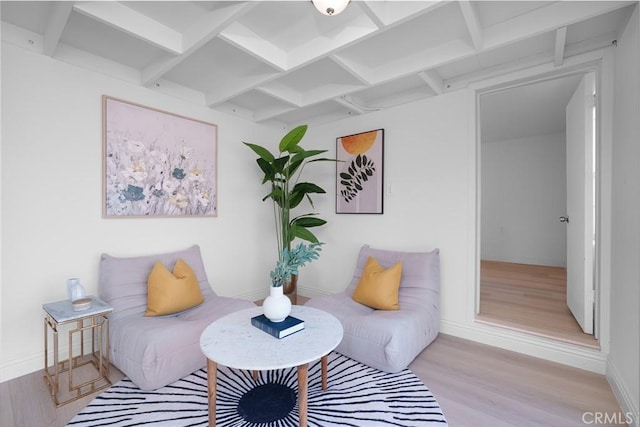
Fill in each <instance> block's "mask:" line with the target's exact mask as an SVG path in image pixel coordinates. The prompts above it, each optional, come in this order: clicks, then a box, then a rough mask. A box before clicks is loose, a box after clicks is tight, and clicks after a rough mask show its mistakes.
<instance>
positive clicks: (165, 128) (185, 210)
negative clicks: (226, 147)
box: [102, 95, 218, 218]
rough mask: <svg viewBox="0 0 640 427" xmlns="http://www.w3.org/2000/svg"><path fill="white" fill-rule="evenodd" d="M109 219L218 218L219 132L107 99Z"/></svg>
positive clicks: (105, 211)
mask: <svg viewBox="0 0 640 427" xmlns="http://www.w3.org/2000/svg"><path fill="white" fill-rule="evenodd" d="M102 158H103V159H102V179H103V183H102V216H103V218H152V217H160V218H171V217H217V214H218V200H217V195H218V191H217V185H218V179H217V174H218V126H217V125H216V124H213V123H209V122H205V121H202V120H197V119H193V118H189V117H186V116H181V115H179V114H175V113H171V112H168V111H163V110H159V109H156V108H153V107H149V106H145V105H142V104H138V103H135V102H131V101H126V100H124V99H120V98H115V97H112V96H109V95H103V96H102Z"/></svg>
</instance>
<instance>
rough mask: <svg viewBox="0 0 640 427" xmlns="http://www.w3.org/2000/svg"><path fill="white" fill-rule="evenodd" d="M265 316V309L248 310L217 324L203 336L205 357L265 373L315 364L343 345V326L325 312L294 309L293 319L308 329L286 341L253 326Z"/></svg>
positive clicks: (236, 313)
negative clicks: (314, 362)
mask: <svg viewBox="0 0 640 427" xmlns="http://www.w3.org/2000/svg"><path fill="white" fill-rule="evenodd" d="M262 313H263V310H262V307H254V308H248V309H245V310H240V311H237V312H235V313H231V314H229V315H227V316H224V317H221V318H220V319H218V320H216V321H215V322H213V323H212V324H210V325H209V326H208V327H207V328H206V329H205V330H204V332H203V333H202V335H201V336H200V348H201V350H202V353H204V355H205V356H206V357H207V358H208V359H210V360H212V361H214V362H216V363H219V364H221V365H224V366H227V367H229V368H234V369H246V370H256V371H262V370H272V369H283V368H289V367H293V366H300V365H303V364H305V363H310V362H313V361H315V360H318V359H320V358H321V357H322V356H324V355H326V354H329V353H330V352H331V351H332V350H333V349H335V348H336V347H337V346H338V344H340V341H342V334H343V330H342V324H341V323H340V321H339V320H338V319H336V318H335V317H334V316H333V315H331V314H329V313H327V312H324V311H322V310H318V309H316V308H311V307H305V306H300V305H294V306H292V307H291V315H292V316H294V317H297V318H298V319H301V320H304V329H303V330H302V331H300V332H296V333H295V334H292V335H289V336H286V337H284V338H282V339H278V338H275V337H273V336H271V335H270V334H268V333H266V332H264V331H262V330H260V329H258V328H257V327H255V326H253V325H251V318H252V317H253V316H258V315H260V314H262Z"/></svg>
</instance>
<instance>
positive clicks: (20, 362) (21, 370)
mask: <svg viewBox="0 0 640 427" xmlns="http://www.w3.org/2000/svg"><path fill="white" fill-rule="evenodd" d="M42 369H44V357H43V355H42V352H38V353H37V354H30V355H26V356H23V357H21V358H20V359H13V360H9V361H6V362H2V364H0V383H3V382H5V381H9V380H12V379H14V378H18V377H21V376H23V375H27V374H30V373H32V372H35V371H38V370H42ZM43 375H44V371H43Z"/></svg>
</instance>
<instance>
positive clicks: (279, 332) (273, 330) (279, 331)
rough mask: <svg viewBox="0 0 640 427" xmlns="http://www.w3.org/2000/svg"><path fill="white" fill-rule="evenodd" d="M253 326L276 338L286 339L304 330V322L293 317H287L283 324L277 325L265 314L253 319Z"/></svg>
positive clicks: (278, 323)
mask: <svg viewBox="0 0 640 427" xmlns="http://www.w3.org/2000/svg"><path fill="white" fill-rule="evenodd" d="M251 324H252V325H253V326H255V327H256V328H258V329H260V330H263V331H265V332H266V333H268V334H271V335H273V336H274V337H276V338H284V337H286V336H287V335H291V334H293V333H294V332H298V331H301V330H303V329H304V321H303V320H300V319H298V318H296V317H293V316H287V318H286V319H284V320H283V321H282V322H277V323H276V322H272V321H271V320H269V319H267V318H266V317H265V315H264V314H261V315H259V316H255V317H252V318H251Z"/></svg>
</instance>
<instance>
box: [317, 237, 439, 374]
mask: <svg viewBox="0 0 640 427" xmlns="http://www.w3.org/2000/svg"><path fill="white" fill-rule="evenodd" d="M369 256H372V257H374V258H375V259H376V260H377V261H378V262H379V263H380V264H381V265H382V266H383V267H385V268H388V267H390V266H392V265H393V264H395V263H396V262H397V261H402V265H403V266H402V278H401V281H400V290H399V304H400V309H399V310H397V311H384V310H375V309H373V308H370V307H367V306H365V305H362V304H359V303H357V302H355V301H354V300H353V299H352V297H351V296H352V295H353V291H354V290H355V288H356V286H357V285H358V282H359V281H360V276H361V274H362V270H363V268H364V266H365V264H366V262H367V259H368V257H369ZM305 305H308V306H310V307H315V308H319V309H321V310H324V311H327V312H329V313H331V314H333V315H334V316H335V317H337V318H338V320H340V322H341V323H342V327H343V328H344V337H343V339H342V342H341V343H340V345H338V347H337V348H336V351H337V352H339V353H342V354H344V355H345V356H348V357H350V358H352V359H354V360H357V361H359V362H361V363H364V364H366V365H368V366H371V367H373V368H376V369H380V370H382V371H386V372H399V371H401V370H403V369H405V368H406V367H407V366H408V365H409V364H410V363H411V362H412V361H413V359H414V358H415V357H416V356H417V355H418V354H419V353H420V352H421V351H422V350H423V349H425V348H426V347H427V346H428V345H429V344H430V343H431V342H432V341H433V340H434V339H435V338H436V336H437V335H438V330H439V325H440V255H439V250H438V249H435V250H434V251H432V252H398V251H389V250H382V249H373V248H370V247H369V246H368V245H364V246H363V247H362V248H361V249H360V254H359V256H358V260H357V263H356V268H355V271H354V274H353V278H352V279H351V283H350V284H349V286H348V287H347V289H346V290H345V291H344V292H341V293H338V294H333V295H327V296H321V297H316V298H312V299H310V300H309V301H307V303H306V304H305Z"/></svg>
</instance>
